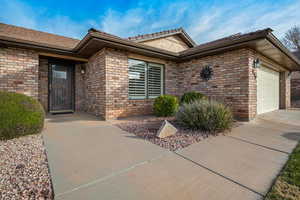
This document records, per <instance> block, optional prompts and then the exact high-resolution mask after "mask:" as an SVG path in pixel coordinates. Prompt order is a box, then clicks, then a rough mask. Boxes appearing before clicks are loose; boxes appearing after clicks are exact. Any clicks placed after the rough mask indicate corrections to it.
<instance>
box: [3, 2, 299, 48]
mask: <svg viewBox="0 0 300 200" xmlns="http://www.w3.org/2000/svg"><path fill="white" fill-rule="evenodd" d="M136 5H137V7H136V8H131V9H128V10H124V11H122V12H120V11H117V10H114V9H108V10H107V11H106V12H105V13H104V14H102V13H99V17H98V19H86V20H84V21H74V20H73V19H71V18H70V17H68V16H63V15H55V16H51V17H49V15H47V14H48V13H49V10H48V9H47V8H38V9H37V8H35V9H34V10H33V8H31V7H29V6H27V5H26V4H25V3H21V2H20V0H2V2H1V7H5V9H2V8H1V12H0V20H1V21H3V22H5V23H9V24H15V25H19V26H24V27H28V28H34V29H38V30H42V31H47V32H51V33H56V34H61V35H65V36H69V37H76V38H81V37H82V36H84V35H85V34H86V32H87V30H88V29H89V28H90V27H95V28H99V29H101V30H103V31H105V32H108V33H112V34H115V35H118V36H121V37H127V36H133V35H137V34H144V33H151V32H156V31H161V30H164V29H171V28H177V27H184V28H185V29H186V30H187V32H188V33H189V34H190V35H191V36H192V38H194V39H195V41H197V42H198V43H203V42H207V41H211V40H214V39H218V38H220V37H225V36H228V35H231V34H235V33H238V32H248V31H253V30H256V29H262V28H266V27H271V28H272V29H274V33H275V34H276V35H277V36H278V37H279V38H281V37H282V36H283V35H284V33H285V32H286V31H287V30H288V29H289V28H290V27H292V26H294V25H300V22H299V19H300V12H299V10H300V0H287V1H284V2H283V1H282V2H280V3H279V2H276V3H272V2H267V1H263V2H260V1H256V2H254V0H245V1H240V2H239V3H238V4H237V3H235V1H232V2H225V3H224V2H223V3H222V4H221V3H219V1H216V2H215V3H209V1H183V0H178V1H173V2H171V3H165V2H163V3H159V4H157V3H153V4H150V3H144V2H143V1H140V2H138V3H137V4H136ZM50 13H51V12H50Z"/></svg>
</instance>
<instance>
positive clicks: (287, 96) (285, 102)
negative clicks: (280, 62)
mask: <svg viewBox="0 0 300 200" xmlns="http://www.w3.org/2000/svg"><path fill="white" fill-rule="evenodd" d="M290 107H291V74H290V72H289V71H284V72H280V109H287V108H290Z"/></svg>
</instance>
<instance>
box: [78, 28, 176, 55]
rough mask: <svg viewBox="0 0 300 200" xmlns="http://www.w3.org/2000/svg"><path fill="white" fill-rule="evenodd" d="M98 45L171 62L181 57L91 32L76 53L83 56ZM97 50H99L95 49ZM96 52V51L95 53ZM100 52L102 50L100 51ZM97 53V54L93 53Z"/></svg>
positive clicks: (79, 45)
mask: <svg viewBox="0 0 300 200" xmlns="http://www.w3.org/2000/svg"><path fill="white" fill-rule="evenodd" d="M96 43H98V44H99V43H101V44H102V45H103V47H116V48H119V49H124V50H128V51H132V52H135V53H141V54H142V55H153V56H157V57H160V58H165V59H169V60H176V59H177V57H178V56H179V54H178V53H174V52H170V51H166V50H162V49H158V48H155V47H150V46H147V45H144V44H140V43H136V42H132V41H129V40H125V39H121V38H117V37H112V36H109V35H105V34H101V33H97V32H90V33H88V34H87V35H86V36H85V37H84V39H83V40H82V42H80V43H79V44H78V45H77V46H76V47H75V49H74V50H75V52H76V53H78V54H82V53H83V50H84V49H86V48H89V47H90V48H91V46H92V45H96ZM95 50H97V49H95ZM95 50H94V51H95ZM98 50H100V49H98ZM93 53H95V52H93ZM85 56H91V55H85Z"/></svg>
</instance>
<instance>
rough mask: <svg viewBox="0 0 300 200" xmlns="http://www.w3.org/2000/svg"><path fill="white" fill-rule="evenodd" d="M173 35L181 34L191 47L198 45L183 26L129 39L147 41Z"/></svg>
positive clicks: (129, 38)
mask: <svg viewBox="0 0 300 200" xmlns="http://www.w3.org/2000/svg"><path fill="white" fill-rule="evenodd" d="M172 35H180V36H181V38H182V39H183V40H184V41H185V42H186V43H187V44H188V46H189V47H195V46H197V44H196V42H195V41H194V40H193V39H192V38H191V37H190V36H189V35H188V34H187V33H186V32H185V30H184V29H183V28H182V27H180V28H178V29H171V30H166V31H161V32H156V33H150V34H144V35H138V36H133V37H128V38H127V40H130V41H134V42H145V41H150V40H155V39H159V38H164V37H168V36H172ZM138 37H140V38H138ZM147 37H148V38H147ZM135 38H137V39H135Z"/></svg>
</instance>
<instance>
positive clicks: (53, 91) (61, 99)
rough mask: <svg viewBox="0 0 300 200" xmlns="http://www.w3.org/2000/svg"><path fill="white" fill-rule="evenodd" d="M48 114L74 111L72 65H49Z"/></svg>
mask: <svg viewBox="0 0 300 200" xmlns="http://www.w3.org/2000/svg"><path fill="white" fill-rule="evenodd" d="M49 68H50V69H49V72H50V74H49V75H50V77H49V78H50V79H49V93H50V95H49V110H50V112H52V113H53V112H73V111H74V65H72V64H64V63H51V64H50V65H49Z"/></svg>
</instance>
